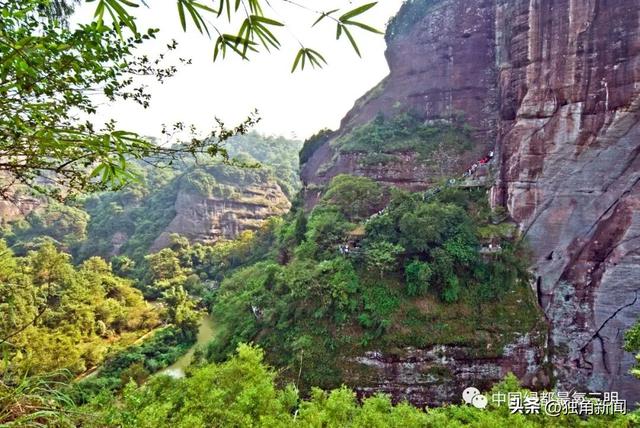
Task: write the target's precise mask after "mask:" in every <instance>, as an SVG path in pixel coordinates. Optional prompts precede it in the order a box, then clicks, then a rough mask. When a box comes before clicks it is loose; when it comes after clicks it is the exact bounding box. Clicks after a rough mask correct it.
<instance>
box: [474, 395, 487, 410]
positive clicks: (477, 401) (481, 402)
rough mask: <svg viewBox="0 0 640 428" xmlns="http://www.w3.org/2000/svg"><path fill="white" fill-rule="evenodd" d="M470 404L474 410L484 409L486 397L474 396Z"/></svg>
mask: <svg viewBox="0 0 640 428" xmlns="http://www.w3.org/2000/svg"><path fill="white" fill-rule="evenodd" d="M471 404H473V407H475V408H476V409H484V408H485V407H487V397H485V396H484V395H482V394H478V395H475V396H474V397H473V399H472V400H471Z"/></svg>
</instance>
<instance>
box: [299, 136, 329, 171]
mask: <svg viewBox="0 0 640 428" xmlns="http://www.w3.org/2000/svg"><path fill="white" fill-rule="evenodd" d="M329 138H331V130H330V129H327V128H325V129H322V130H320V131H318V132H317V133H316V134H314V135H312V136H311V137H309V138H308V139H307V140H305V142H304V144H303V145H302V149H300V153H299V156H300V165H304V164H305V163H307V161H308V160H309V159H310V158H311V156H312V155H313V154H314V153H315V152H316V150H318V149H319V148H320V146H322V145H323V144H324V143H326V142H327V141H329Z"/></svg>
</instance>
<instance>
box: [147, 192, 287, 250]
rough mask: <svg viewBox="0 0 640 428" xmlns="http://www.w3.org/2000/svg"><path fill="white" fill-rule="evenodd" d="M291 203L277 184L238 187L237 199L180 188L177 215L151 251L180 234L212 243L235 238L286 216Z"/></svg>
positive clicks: (196, 240)
mask: <svg viewBox="0 0 640 428" xmlns="http://www.w3.org/2000/svg"><path fill="white" fill-rule="evenodd" d="M289 208H291V203H290V202H289V200H288V199H287V197H286V196H285V195H284V193H283V192H282V190H281V189H280V186H279V185H278V184H276V183H275V182H272V181H269V182H265V183H259V184H258V183H256V184H253V185H249V186H237V187H236V194H235V195H234V197H232V198H231V197H228V198H225V197H214V196H204V195H202V194H199V193H197V192H194V191H191V190H189V191H187V190H185V189H180V190H179V191H178V193H177V196H176V202H175V211H176V216H175V217H174V218H173V220H171V222H170V223H169V225H168V226H167V227H166V228H165V230H164V231H163V232H162V234H160V236H158V238H157V239H156V240H155V241H154V243H153V245H152V246H151V249H150V251H151V252H155V251H158V250H160V249H162V248H164V247H166V246H168V245H169V236H170V235H171V234H172V233H177V234H180V235H183V236H185V237H187V238H188V239H189V240H190V241H192V242H204V243H212V242H215V241H217V240H219V239H232V238H235V237H236V236H237V235H238V234H239V233H240V232H243V231H245V230H256V229H258V228H259V227H260V226H261V225H262V224H263V222H264V221H265V220H266V219H267V218H269V217H272V216H278V215H283V214H285V213H286V212H287V211H288V210H289Z"/></svg>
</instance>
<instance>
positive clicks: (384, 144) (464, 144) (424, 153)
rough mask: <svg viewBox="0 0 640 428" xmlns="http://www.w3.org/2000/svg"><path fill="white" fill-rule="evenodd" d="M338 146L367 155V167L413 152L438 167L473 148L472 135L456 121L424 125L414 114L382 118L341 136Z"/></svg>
mask: <svg viewBox="0 0 640 428" xmlns="http://www.w3.org/2000/svg"><path fill="white" fill-rule="evenodd" d="M336 145H337V147H338V149H339V150H340V151H341V152H343V153H354V152H355V153H364V154H365V156H364V157H363V158H362V159H361V162H363V163H364V164H373V163H377V162H379V161H384V160H391V159H393V157H392V156H388V155H389V154H393V153H398V152H407V151H412V152H415V153H417V154H418V155H419V156H420V158H421V159H423V160H426V161H427V163H428V164H434V165H436V166H437V165H439V164H441V163H443V162H445V161H446V162H445V163H447V162H448V163H452V162H455V161H456V159H457V156H458V155H459V154H461V153H462V152H464V151H465V150H468V149H470V148H471V136H470V132H469V129H467V127H465V126H463V125H461V124H457V123H456V122H455V121H454V122H449V121H439V122H431V123H428V124H425V123H423V121H422V120H420V119H419V118H418V116H416V115H414V114H411V113H400V114H397V115H395V116H393V117H391V118H386V117H384V116H382V115H380V116H378V117H377V118H376V119H374V120H372V121H371V122H369V123H367V124H365V125H362V126H360V127H358V128H356V129H354V130H353V131H351V132H349V133H348V134H346V135H344V136H342V137H340V138H339V139H338V140H337V141H336ZM385 155H387V156H385ZM436 161H437V162H436ZM439 172H442V171H439Z"/></svg>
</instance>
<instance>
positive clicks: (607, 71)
mask: <svg viewBox="0 0 640 428" xmlns="http://www.w3.org/2000/svg"><path fill="white" fill-rule="evenodd" d="M639 11H640V1H639V0H615V1H611V0H610V1H605V0H555V1H552V0H526V1H525V0H517V1H516V0H509V1H507V0H501V1H498V2H497V9H496V28H497V34H496V36H497V61H498V62H497V64H498V67H499V79H498V85H499V89H500V128H499V136H498V148H499V152H500V155H501V171H500V180H499V182H498V183H497V185H496V187H495V188H494V192H493V201H494V203H496V204H504V205H505V206H506V207H507V208H508V209H509V212H510V213H511V214H512V216H513V217H514V219H515V220H516V221H518V222H519V224H520V225H521V228H522V230H523V231H524V234H525V236H526V237H527V239H528V240H529V242H530V243H531V246H532V248H533V250H534V252H535V255H536V259H535V266H534V267H535V273H536V276H537V291H538V294H539V301H540V303H541V306H542V307H543V309H544V311H545V313H546V316H547V318H548V320H549V322H550V325H551V337H550V340H551V341H550V345H551V349H552V363H553V365H554V366H555V367H556V372H557V373H556V376H557V379H558V382H559V387H561V388H562V389H570V388H572V387H575V388H578V389H590V390H598V391H602V390H604V391H619V392H620V393H621V394H622V395H623V396H624V397H625V398H627V399H628V400H630V401H632V402H633V401H640V381H638V380H637V379H635V378H633V377H632V376H631V375H630V374H628V370H629V368H630V366H631V365H632V364H633V363H634V359H633V356H632V355H631V354H629V353H625V352H623V351H622V349H621V348H622V343H623V334H624V331H625V330H626V329H628V328H629V327H630V326H631V325H632V323H633V322H635V320H636V319H637V318H638V317H640V299H638V292H639V291H640V211H639V210H638V208H639V207H640V184H639V181H640V157H639V156H638V154H639V153H640V126H639V125H638V120H639V119H640V97H639V95H640V15H639Z"/></svg>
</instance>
